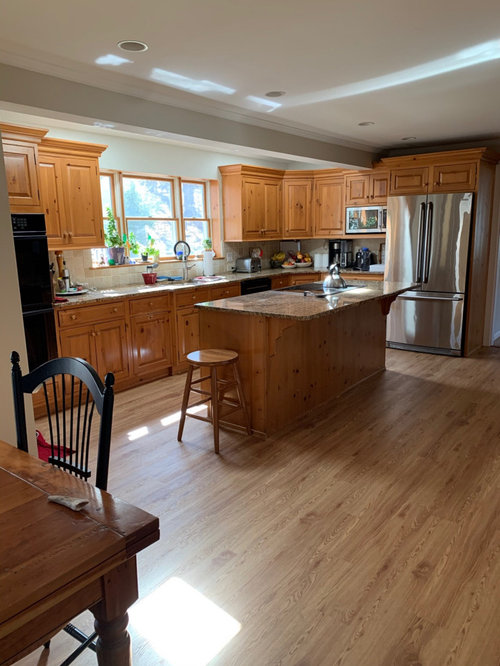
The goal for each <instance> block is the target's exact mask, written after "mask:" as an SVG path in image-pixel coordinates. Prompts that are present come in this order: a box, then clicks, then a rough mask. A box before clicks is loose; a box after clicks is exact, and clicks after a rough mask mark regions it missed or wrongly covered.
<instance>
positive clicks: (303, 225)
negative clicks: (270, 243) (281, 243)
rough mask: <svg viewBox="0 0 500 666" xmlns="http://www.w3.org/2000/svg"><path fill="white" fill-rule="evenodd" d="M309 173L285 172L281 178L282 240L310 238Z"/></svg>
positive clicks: (311, 214)
mask: <svg viewBox="0 0 500 666" xmlns="http://www.w3.org/2000/svg"><path fill="white" fill-rule="evenodd" d="M313 184H314V178H313V176H312V175H311V172H307V171H304V172H298V171H287V172H286V173H285V176H284V178H283V220H284V228H283V238H295V239H299V238H311V236H312V235H313V219H312V216H313V213H312V195H313Z"/></svg>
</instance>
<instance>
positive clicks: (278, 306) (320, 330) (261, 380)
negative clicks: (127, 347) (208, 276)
mask: <svg viewBox="0 0 500 666" xmlns="http://www.w3.org/2000/svg"><path fill="white" fill-rule="evenodd" d="M411 286H412V285H410V284H403V283H394V282H379V283H375V282H372V283H370V284H369V285H363V286H360V287H356V288H353V289H349V290H347V291H343V292H339V293H337V294H333V295H328V296H326V297H323V298H318V297H316V296H314V295H312V294H310V293H307V295H304V294H303V293H302V292H300V291H295V292H291V291H286V290H285V291H266V292H261V293H257V294H249V295H246V296H237V297H234V298H227V299H223V300H219V301H209V302H206V303H200V304H198V305H197V306H196V307H197V308H198V309H199V311H200V324H201V325H200V343H201V344H200V346H201V348H202V349H209V348H223V349H233V350H235V351H237V352H238V353H239V355H240V370H241V374H242V378H243V386H244V391H245V396H246V399H247V401H248V405H249V411H250V418H251V426H252V430H253V431H254V432H255V433H257V434H261V435H264V436H267V435H270V434H272V433H273V432H276V431H278V430H281V429H283V428H285V427H286V426H287V425H289V424H291V423H293V422H294V421H297V420H299V419H300V418H303V417H304V415H306V414H308V413H309V412H310V411H311V409H313V408H316V407H319V406H321V405H324V406H327V404H328V403H329V402H331V401H332V400H333V399H334V398H336V397H338V396H339V395H341V394H342V393H344V392H345V391H347V390H348V389H350V388H352V387H353V386H355V385H356V384H358V383H360V382H362V381H364V380H365V379H367V378H368V377H371V376H373V375H375V374H377V373H379V372H381V371H382V370H384V369H385V337H386V330H385V329H386V317H387V314H388V312H389V309H390V306H391V303H392V302H393V301H394V300H395V298H396V297H397V296H398V294H400V293H402V292H404V291H406V290H408V289H409V288H411ZM233 419H234V423H235V424H239V422H238V420H237V419H238V415H237V413H235V414H231V415H230V416H228V417H227V420H228V421H232V420H233Z"/></svg>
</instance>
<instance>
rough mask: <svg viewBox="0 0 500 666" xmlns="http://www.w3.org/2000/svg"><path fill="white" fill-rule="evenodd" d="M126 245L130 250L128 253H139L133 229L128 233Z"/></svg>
mask: <svg viewBox="0 0 500 666" xmlns="http://www.w3.org/2000/svg"><path fill="white" fill-rule="evenodd" d="M127 246H128V249H129V251H130V254H135V255H138V254H139V252H140V245H139V241H138V240H137V238H136V236H135V234H134V232H133V231H131V232H130V233H129V235H128V239H127Z"/></svg>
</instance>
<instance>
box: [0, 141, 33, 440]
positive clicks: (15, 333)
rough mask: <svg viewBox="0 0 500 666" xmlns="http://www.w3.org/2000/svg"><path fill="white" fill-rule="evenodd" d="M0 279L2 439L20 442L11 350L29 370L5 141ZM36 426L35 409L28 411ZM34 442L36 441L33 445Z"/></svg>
mask: <svg viewBox="0 0 500 666" xmlns="http://www.w3.org/2000/svg"><path fill="white" fill-rule="evenodd" d="M0 278H1V283H2V316H1V317H0V439H2V440H4V441H5V442H9V444H13V445H15V444H16V430H15V423H14V408H13V402H12V388H11V380H10V374H11V373H10V369H11V364H10V353H11V351H12V350H14V349H15V350H16V351H18V352H19V354H20V355H21V359H24V362H23V363H22V368H23V372H26V371H27V364H26V345H25V342H24V328H23V319H22V313H21V300H20V296H19V285H18V281H17V268H16V259H15V254H14V241H13V239H12V227H11V222H10V213H9V202H8V197H7V185H6V181H5V168H4V163H3V152H2V144H1V142H0ZM27 417H28V423H31V424H32V425H31V428H33V432H34V426H33V415H32V412H31V411H30V413H29V414H28V413H27ZM32 445H34V444H32Z"/></svg>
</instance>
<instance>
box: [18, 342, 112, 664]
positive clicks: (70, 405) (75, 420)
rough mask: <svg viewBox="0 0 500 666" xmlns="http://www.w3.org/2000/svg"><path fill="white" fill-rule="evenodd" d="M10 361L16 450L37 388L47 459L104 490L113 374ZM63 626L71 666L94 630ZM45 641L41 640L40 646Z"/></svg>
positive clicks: (67, 364) (71, 363) (65, 362)
mask: <svg viewBox="0 0 500 666" xmlns="http://www.w3.org/2000/svg"><path fill="white" fill-rule="evenodd" d="M10 360H11V363H12V389H13V394H14V412H15V421H16V434H17V448H18V449H21V450H22V451H26V452H27V451H28V433H27V429H26V413H25V409H24V395H25V394H32V393H33V392H34V391H35V390H36V389H37V388H38V387H41V390H42V391H43V397H44V405H45V410H44V411H45V416H44V422H45V419H46V420H47V432H46V433H45V436H46V437H47V438H48V439H49V446H50V452H49V455H48V462H49V463H51V464H52V465H55V466H57V467H60V468H61V469H63V470H65V471H66V472H69V473H70V474H74V475H75V476H77V477H79V478H81V479H84V480H85V481H89V480H90V479H92V475H93V474H94V479H95V481H94V485H95V486H97V488H100V489H101V490H106V488H107V485H108V468H109V453H110V445H111V426H112V420H113V404H114V394H113V384H114V382H115V378H114V375H113V373H111V372H110V373H108V374H107V375H106V377H105V380H104V382H105V383H104V385H103V383H102V381H101V379H100V378H99V375H98V374H97V372H96V371H95V370H94V368H93V367H92V366H91V365H89V363H87V362H86V361H84V360H82V359H80V358H56V359H53V360H51V361H47V362H46V363H43V364H42V365H41V366H39V367H38V368H35V370H33V371H32V372H30V373H29V374H27V375H24V376H23V375H22V373H21V368H20V366H19V354H18V353H17V352H15V351H13V352H12V354H11V357H10ZM96 412H97V414H98V416H99V419H100V424H99V431H98V436H97V452H96V454H95V453H94V452H93V451H91V447H92V444H93V443H94V441H95V433H93V431H92V426H93V422H94V416H95V413H96ZM96 420H98V419H96ZM93 434H94V437H92V435H93ZM64 630H65V631H66V632H67V633H68V634H70V635H71V636H73V638H76V639H77V640H78V641H79V642H80V643H81V645H80V646H79V647H78V648H77V649H76V650H75V651H74V652H73V653H72V654H71V655H70V656H69V657H68V658H67V659H66V660H65V661H64V662H63V663H62V664H61V666H67V665H68V664H71V663H72V662H73V661H74V660H75V659H76V658H77V657H78V655H79V654H80V653H81V652H83V650H85V648H87V647H89V648H90V649H92V650H94V651H95V649H96V644H95V642H94V639H95V637H96V635H97V634H96V633H93V634H92V635H91V636H87V635H86V634H84V633H83V632H82V631H80V630H79V629H78V628H77V627H75V626H74V625H72V624H68V625H67V626H66V627H64ZM49 643H50V641H49ZM49 643H46V644H45V645H46V647H48V645H49Z"/></svg>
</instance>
